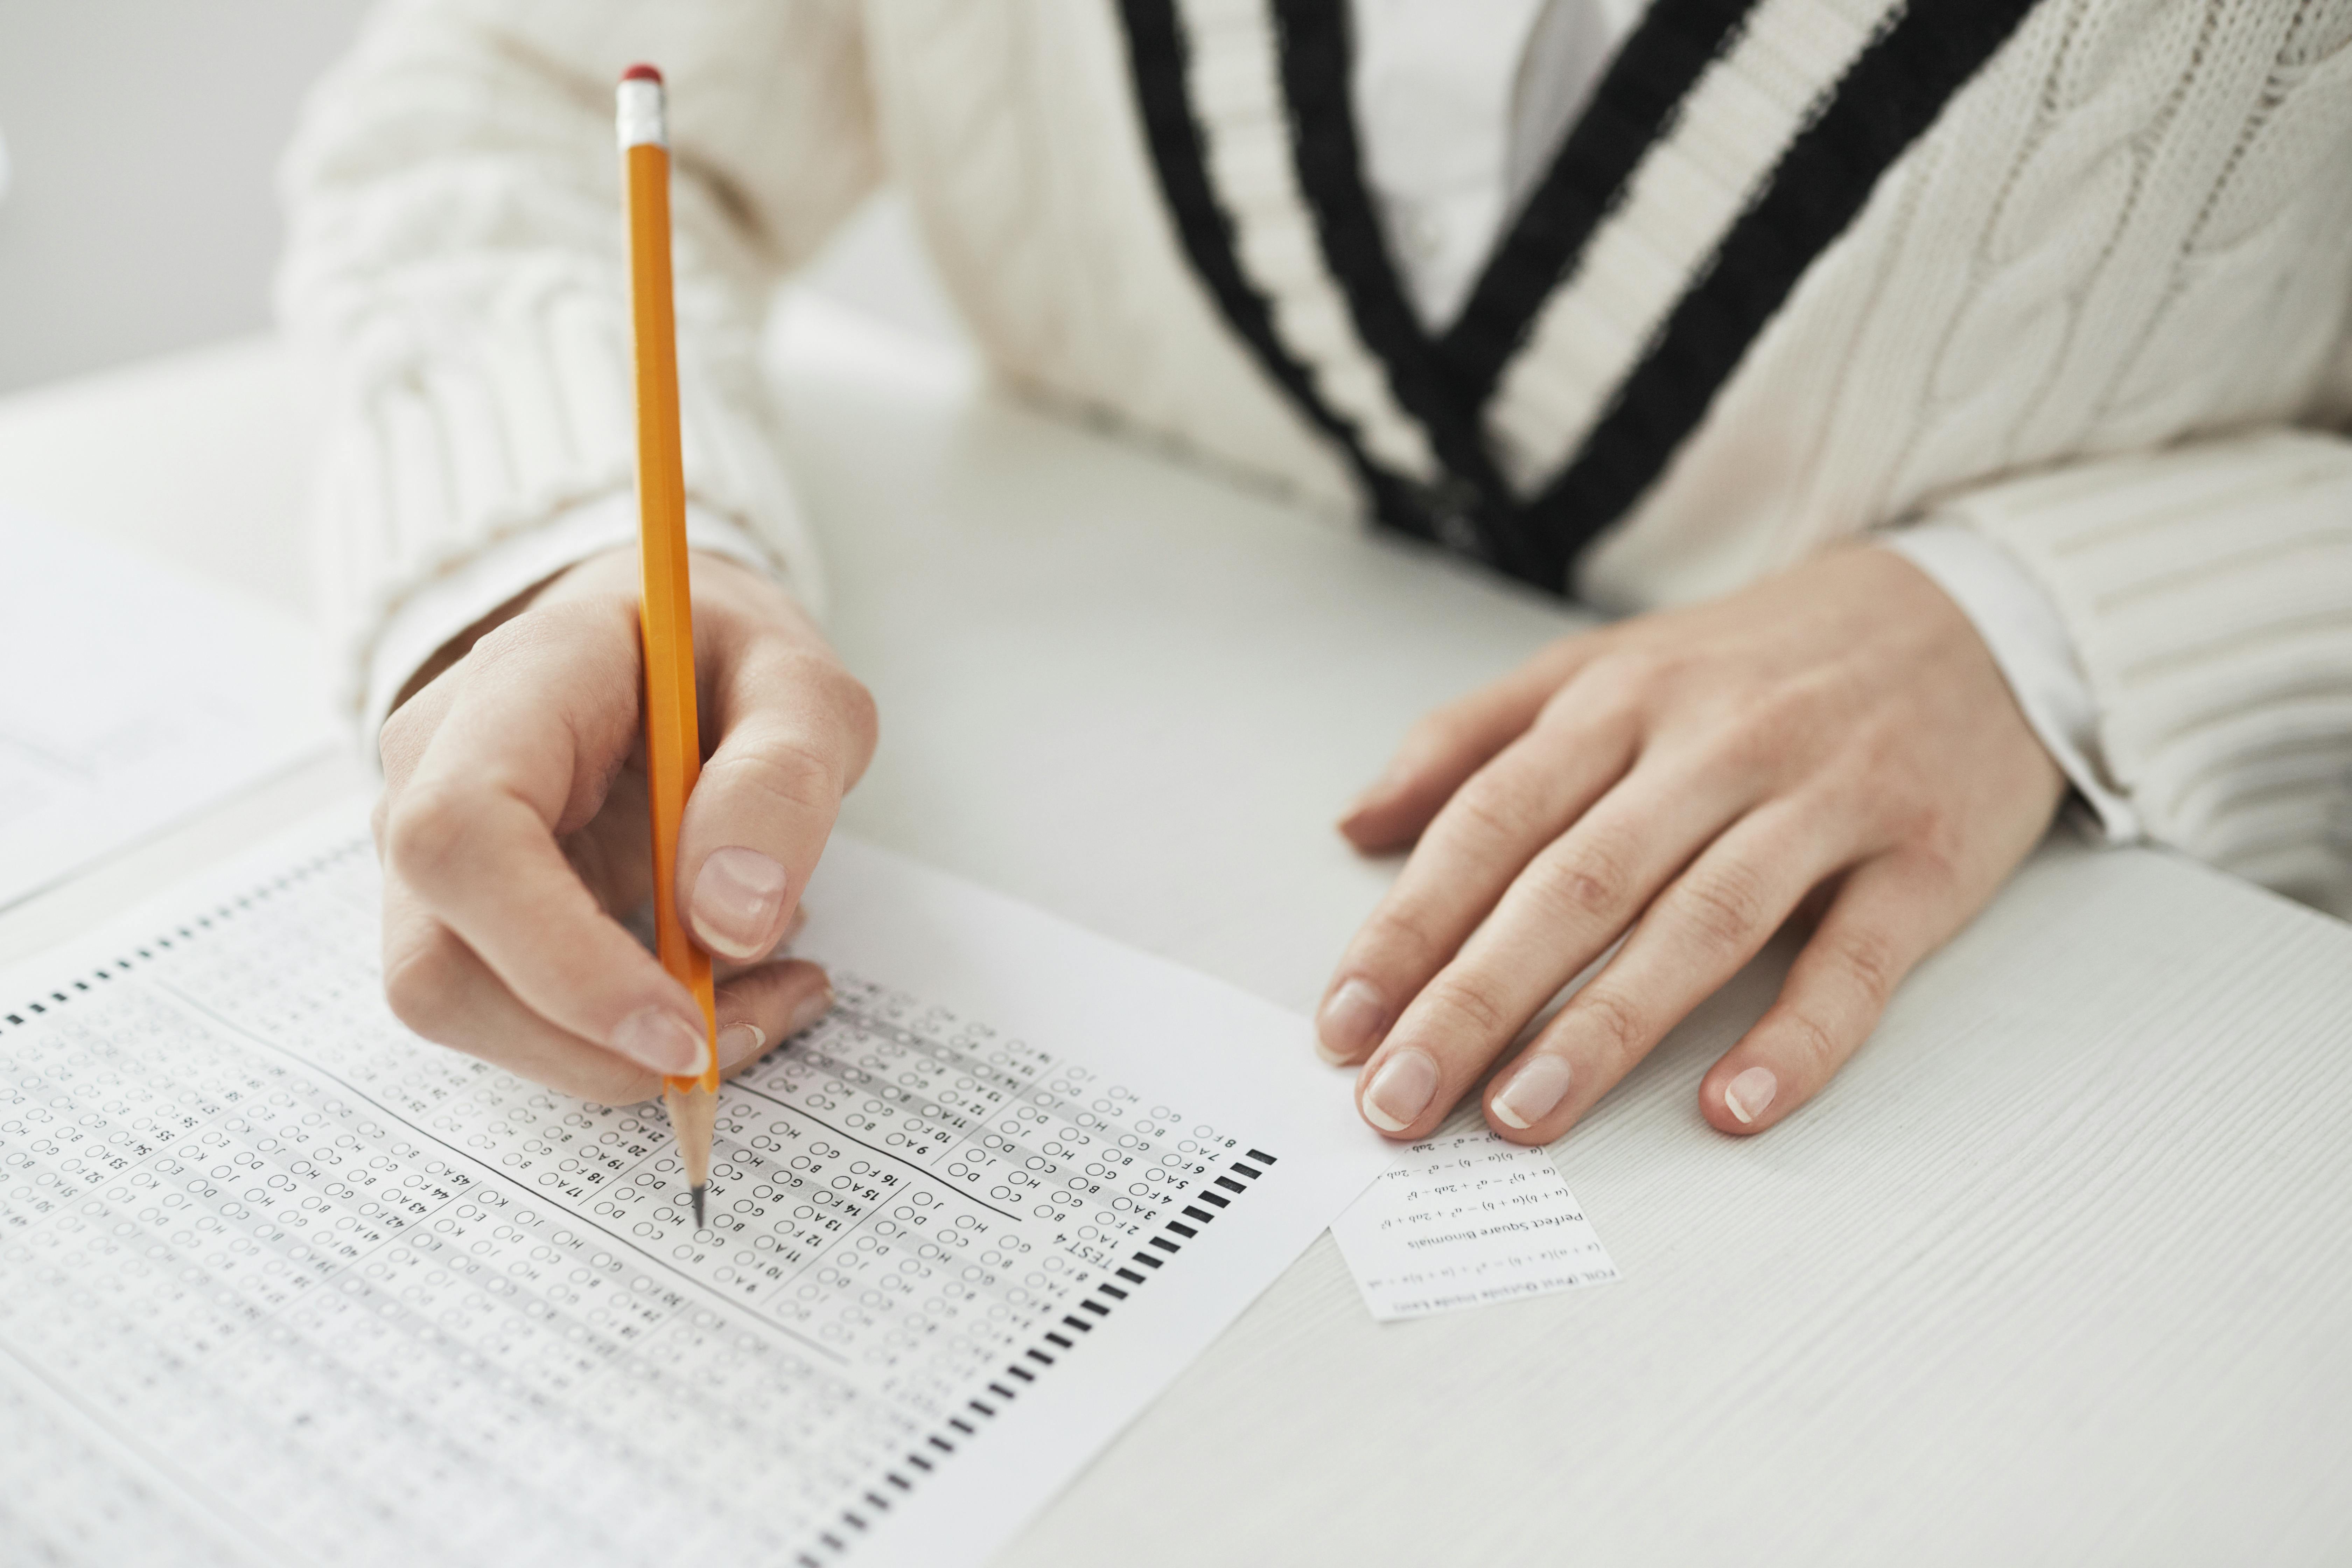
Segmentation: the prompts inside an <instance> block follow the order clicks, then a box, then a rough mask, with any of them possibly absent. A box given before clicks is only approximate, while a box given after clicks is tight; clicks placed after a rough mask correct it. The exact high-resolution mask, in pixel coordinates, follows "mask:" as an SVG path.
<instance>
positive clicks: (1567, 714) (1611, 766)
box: [1317, 548, 2063, 1143]
mask: <svg viewBox="0 0 2352 1568" xmlns="http://www.w3.org/2000/svg"><path fill="white" fill-rule="evenodd" d="M2062 792H2063V775H2062V774H2061V773H2060V772H2059V770H2058V767H2057V765H2056V764H2055V763H2053V762H2052V761H2051V759H2050V756H2049V754H2048V752H2046V751H2044V750H2043V748H2042V744H2041V743H2040V742H2038V741H2037V740H2036V739H2035V738H2034V735H2033V732H2032V730H2031V729H2030V728H2028V726H2027V724H2026V721H2025V717H2024V715H2023V714H2022V713H2021V711H2020V710H2019V709H2018V707H2017V704H2016V702H2015V700H2013V699H2012V698H2011V695H2010V691H2009V689H2008V687H2007V685H2006V684H2005V683H2004V682H2003V680H2002V679H2001V676H2000V670H1999V669H1998V668H1997V667H1996V666H1995V665H1994V664H1993V662H1992V658H1991V656H1990V654H1989V653H1988V652H1987V651H1986V649H1985V647H1984V644H1983V642H1982V640H1981V639H1980V638H1979V637H1978V636H1977V633H1976V630H1975V628H1974V627H1973V626H1970V625H1969V621H1968V618H1967V617H1966V616H1963V615H1962V614H1961V613H1960V611H1959V609H1958V606H1957V605H1954V604H1953V603H1952V602H1951V600H1950V599H1948V597H1946V596H1945V595H1944V594H1943V592H1942V591H1941V590H1940V589H1938V588H1937V586H1936V585H1935V584H1933V583H1932V582H1931V581H1929V580H1928V578H1927V576H1926V575H1925V574H1922V573H1921V572H1919V571H1918V569H1917V568H1916V567H1914V566H1912V565H1911V564H1910V563H1908V562H1907V561H1906V560H1904V559H1903V558H1902V557H1900V556H1898V555H1895V554H1894V553H1893V552H1888V551H1884V550H1876V549H1869V548H1849V549H1843V550H1839V551H1835V552H1832V553H1830V554H1828V555H1825V556H1822V557H1821V558H1820V559H1818V560H1816V561H1814V562H1812V563H1810V564H1807V565H1805V566H1802V567H1800V568H1798V569H1796V570H1793V571H1790V572H1788V573H1785V574H1781V575H1780V576H1777V577H1773V578H1770V579H1768V580H1766V581H1765V582H1762V583H1759V584H1756V585H1754V586H1752V587H1750V588H1748V589H1746V590H1744V591H1742V592H1740V593H1738V594H1734V595H1730V596H1729V597H1727V598H1724V599H1720V600H1717V601H1715V602H1713V603H1711V604H1706V605H1697V606H1695V607H1693V608H1689V609H1682V610H1675V611H1670V612H1665V613H1662V614H1657V615H1652V616H1641V617H1639V618H1636V619H1633V620H1630V621H1627V622H1624V623H1622V624H1620V625H1618V626H1611V627H1608V628H1606V629H1604V630H1601V631H1598V632H1594V633H1591V634H1589V635H1587V636H1582V637H1570V638H1567V639H1565V640H1563V641H1561V642H1558V643H1555V644H1553V645H1552V646H1551V647H1548V648H1546V649H1545V650H1544V651H1543V652H1542V653H1540V654H1538V656H1537V657H1536V658H1533V659H1532V660H1530V661H1529V662H1528V664H1526V665H1525V666H1523V667H1522V668H1519V669H1518V670H1517V671H1516V672H1515V673H1513V674H1512V675H1510V676H1509V677H1507V678H1506V679H1503V680H1501V681H1498V682H1496V684H1495V685H1493V686H1490V687H1488V688H1486V689H1484V690H1482V691H1479V692H1477V693H1475V694H1474V695H1472V696H1470V697H1468V698H1465V699H1464V700H1461V701H1459V702H1457V703H1454V705H1453V706H1451V707H1448V708H1445V709H1443V710H1439V711H1438V712H1436V713H1434V714H1433V715H1431V716H1430V717H1429V718H1428V719H1426V720H1424V721H1423V722H1422V723H1421V724H1420V725H1419V726H1418V727H1417V728H1416V729H1415V730H1414V731H1412V735H1411V736H1410V737H1409V738H1408V739H1407V741H1406V742H1405V744H1404V746H1403V748H1402V752H1400V754H1399V755H1398V757H1397V759H1396V761H1395V762H1394V763H1391V767H1390V770H1389V772H1388V773H1387V774H1386V775H1385V776H1384V777H1383V778H1382V779H1381V782H1380V783H1378V784H1375V785H1373V787H1372V789H1371V790H1370V793H1369V794H1367V795H1365V796H1364V797H1363V799H1362V800H1361V801H1360V802H1359V803H1358V805H1356V807H1355V808H1354V810H1353V811H1352V813H1351V814H1350V815H1349V816H1348V817H1347V819H1346V820H1345V821H1344V822H1342V823H1341V824H1340V830H1341V831H1342V832H1343V833H1345V834H1346V835H1347V837H1349V839H1350V840H1351V841H1352V842H1353V843H1354V844H1355V845H1356V846H1357V847H1359V848H1360V849H1365V850H1380V849H1387V848H1391V847H1401V846H1402V845H1404V844H1406V843H1409V842H1411V841H1412V840H1413V839H1414V838H1415V837H1416V836H1418V837H1419V843H1418V845H1417V846H1416V847H1414V849H1413V852H1412V858H1410V859H1409V860H1408V861H1407V862H1406V863H1405V867H1404V869H1403V871H1402V874H1401V875H1400V876H1399V878H1398V879H1397V881H1396V884H1395V886H1394V887H1393V889H1391V891H1390V892H1389V894H1388V896H1387V897H1386V898H1385V899H1383V900H1381V905H1380V907H1379V909H1378V910H1376V911H1375V912H1374V913H1373V915H1372V917H1371V918H1370V920H1369V921H1366V922H1365V924H1364V926H1363V928H1362V930H1360V931H1358V932H1357V933H1356V936H1355V938H1354V939H1353V940H1352V941H1351V942H1349V946H1348V950H1347V952H1346V955H1345V956H1344V957H1343V958H1342V959H1341V960H1340V963H1339V969H1338V972H1337V973H1335V974H1334V976H1333V978H1332V981H1331V985H1330V988H1329V990H1328V992H1327V993H1326V994H1325V998H1324V1002H1323V1005H1322V1008H1321V1010H1320V1012H1319V1013H1318V1018H1317V1029H1318V1047H1319V1048H1320V1049H1321V1050H1322V1051H1323V1054H1324V1055H1325V1056H1326V1057H1327V1058H1329V1059H1331V1060H1333V1061H1335V1062H1342V1063H1352V1062H1363V1063H1364V1071H1363V1072H1362V1074H1361V1075H1360V1078H1359V1079H1358V1084H1357V1104H1358V1108H1359V1109H1360V1110H1361V1112H1362V1114H1363V1116H1364V1119H1365V1120H1366V1121H1369V1122H1370V1123H1371V1124H1372V1125H1373V1126H1374V1127H1376V1128H1378V1129H1380V1130H1381V1131H1383V1132H1385V1133H1388V1134H1390V1135H1391V1136H1392V1137H1396V1138H1400V1139H1412V1138H1420V1137H1424V1136H1426V1135H1427V1134H1428V1133H1429V1131H1431V1130H1432V1129H1433V1128H1434V1127H1435V1126H1436V1125H1437V1123H1438V1121H1439V1120H1440V1119H1441V1118H1443V1117H1444V1114H1445V1113H1446V1111H1447V1110H1449V1109H1451V1108H1452V1106H1453V1105H1454V1102H1455V1101H1456V1100H1459V1099H1460V1098H1461V1096H1462V1095H1463V1094H1464V1093H1465V1091H1466V1090H1468V1089H1471V1088H1472V1086H1474V1085H1475V1084H1476V1083H1477V1082H1478V1081H1479V1079H1480V1078H1481V1076H1482V1075H1483V1074H1485V1073H1486V1070H1487V1068H1489V1066H1491V1065H1492V1064H1493V1063H1494V1062H1495V1061H1496V1059H1497V1058H1499V1057H1501V1056H1502V1055H1503V1054H1504V1053H1505V1052H1506V1051H1507V1050H1508V1049H1509V1047H1511V1045H1512V1044H1513V1042H1514V1040H1515V1039H1516V1038H1517V1037H1518V1036H1519V1034H1520V1032H1521V1031H1522V1030H1523V1029H1524V1028H1525V1026H1527V1024H1528V1022H1529V1020H1530V1019H1532V1018H1533V1017H1534V1016H1536V1014H1537V1013H1538V1011H1539V1010H1540V1009H1541V1008H1542V1007H1543V1006H1544V1005H1545V1004H1546V1003H1547V1002H1549V1000H1550V999H1551V998H1552V997H1553V996H1554V995H1555V994H1557V993H1558V992H1559V989H1560V988H1561V986H1562V985H1564V984H1566V983H1567V982H1568V981H1569V980H1570V979H1571V978H1573V977H1574V976H1575V975H1576V974H1577V973H1579V972H1580V971H1581V970H1583V969H1584V968H1585V967H1586V966H1587V965H1588V964H1590V963H1592V961H1593V960H1595V959H1597V958H1599V957H1600V956H1601V954H1602V953H1603V952H1605V951H1606V950H1607V949H1608V948H1609V946H1610V944H1611V943H1612V942H1615V941H1616V940H1617V939H1618V938H1619V937H1621V936H1625V937H1626V938H1627V940H1626V942H1625V944H1624V946H1623V947H1622V948H1621V949H1620V950H1619V951H1618V952H1616V954H1615V955H1614V956H1613V957H1612V958H1611V959H1610V960H1609V962H1608V963H1607V964H1606V966H1604V967H1603V968H1602V969H1601V971H1600V972H1599V973H1597V974H1596V975H1594V976H1593V977H1592V978H1591V981H1590V982H1589V983H1588V984H1586V985H1585V986H1584V987H1583V989H1581V990H1580V991H1579V992H1578V993H1577V994H1576V995H1575V996H1574V997H1573V998H1572V999H1570V1001H1569V1003H1568V1004H1567V1005H1565V1006H1564V1007H1563V1008H1562V1009H1561V1010H1560V1011H1559V1013H1558V1014H1557V1015H1556V1016H1554V1017H1553V1018H1552V1019H1550V1020H1549V1022H1548V1023H1547V1024H1546V1025H1545V1026H1543V1028H1542V1029H1541V1031H1540V1032H1539V1033H1538V1035H1537V1036H1536V1037H1535V1038H1534V1040H1533V1041H1532V1042H1531V1043H1529V1044H1528V1047H1526V1049H1524V1050H1523V1051H1521V1052H1520V1053H1519V1054H1518V1056H1517V1058H1516V1059H1515V1060H1514V1061H1512V1062H1511V1063H1510V1064H1508V1065H1507V1066H1506V1067H1505V1068H1503V1069H1502V1070H1501V1071H1499V1072H1497V1073H1496V1074H1495V1076H1494V1078H1493V1079H1492V1081H1491V1082H1490V1083H1489V1084H1488V1085H1487V1088H1486V1119H1487V1121H1488V1122H1489V1123H1490V1124H1491V1125H1492V1126H1493V1127H1494V1128H1495V1130H1496V1131H1497V1132H1499V1133H1501V1134H1502V1135H1503V1136H1504V1137H1505V1138H1507V1139H1509V1140H1511V1141H1512V1142H1519V1143H1541V1142H1548V1141H1549V1140H1551V1139H1554V1138H1557V1137H1559V1135H1560V1134H1561V1133H1563V1132H1565V1131H1567V1130H1568V1129H1569V1128H1570V1126H1572V1125H1573V1124H1574V1123H1575V1121H1576V1120H1577V1119H1578V1118H1579V1117H1580V1116H1582V1115H1583V1114H1584V1113H1585V1111H1587V1110H1590V1109H1591V1107H1592V1105H1593V1102H1594V1101H1596V1100H1599V1099H1600V1098H1601V1096H1602V1095H1604V1094H1606V1093H1607V1092H1608V1091H1609V1089H1611V1087H1612V1086H1613V1085H1614V1084H1615V1083H1616V1082H1617V1080H1618V1079H1621V1078H1622V1077H1624V1075H1625V1074H1626V1072H1627V1071H1628V1070H1629V1069H1631V1068H1633V1065H1634V1064H1635V1063H1636V1062H1638V1061H1640V1060H1641V1059H1642V1058H1643V1056H1644V1055H1646V1054H1647V1053H1648V1052H1649V1050H1650V1048H1651V1047H1654V1046H1655V1045H1656V1044H1657V1043H1658V1041H1659V1039H1660V1037H1663V1036H1664V1034H1665V1033H1666V1031H1667V1030H1668V1029H1670V1028H1672V1027H1673V1026H1675V1024H1676V1023H1677V1022H1678V1021H1680V1020H1681V1019H1682V1017H1683V1016H1685V1014H1687V1013H1688V1012H1689V1011H1690V1010H1691V1009H1692V1008H1693V1007H1694V1006H1696V1005H1697V1004H1698V1003H1699V1002H1700V1001H1702V1000H1704V999H1705V998H1706V996H1707V995H1708V994H1711V993H1712V992H1714V991H1715V990H1716V989H1717V987H1718V986H1720V985H1722V984H1723V983H1724V982H1725V981H1727V980H1728V979H1729V978H1730V977H1731V976H1732V974H1733V973H1736V972H1737V971H1738V969H1739V968H1740V966H1741V965H1743V964H1745V963H1747V962H1748V959H1750V958H1751V957H1753V956H1754V955H1755V953H1756V952H1757V951H1758V949H1759V948H1760V947H1762V946H1763V945H1764V942H1766V940H1767V939H1768V938H1769V937H1770V936H1771V935H1772V933H1773V931H1775V930H1776V929H1778V928H1779V927H1780V924H1781V923H1782V922H1783V921H1787V920H1788V919H1789V918H1790V916H1791V915H1792V914H1794V913H1796V912H1797V911H1798V910H1799V909H1800V907H1801V906H1809V905H1810V906H1811V907H1817V908H1818V909H1819V910H1820V911H1821V912H1820V918H1819V921H1818V924H1817V925H1816V926H1815V928H1814V930H1813V931H1812V933H1811V937H1810V939H1809V940H1808V941H1807V942H1806V944H1805V946H1804V949H1803V951H1802V952H1801V954H1800V955H1799V957H1798V959H1797V961H1796V963H1795V966H1794V968H1793V969H1791V971H1790V973H1789V976H1788V980H1787V982H1786V984H1784V985H1783V986H1782V987H1781V990H1780V997H1779V1000H1778V1001H1777V1002H1776V1004H1775V1005H1773V1006H1772V1008H1771V1009H1770V1010H1769V1012H1767V1013H1766V1014H1765V1015H1764V1016H1763V1018H1762V1019H1761V1020H1759V1022H1758V1023H1757V1024H1756V1026H1754V1027H1753V1028H1751V1029H1749V1030H1748V1033H1747V1034H1746V1036H1744V1037H1742V1038H1741V1039H1740V1040H1739V1042H1738V1044H1737V1045H1735V1046H1733V1047H1731V1049H1730V1050H1729V1051H1727V1052H1726V1053H1725V1054H1724V1056H1723V1057H1722V1058H1721V1059H1720V1060H1718V1061H1717V1063H1716V1064H1715V1065H1714V1067H1713V1068H1710V1069H1709V1070H1708V1071H1707V1073H1706V1077H1705V1078H1704V1079H1702V1080H1701V1081H1700V1083H1699V1089H1698V1099H1699V1110H1700V1113H1701V1114H1702V1115H1704V1116H1705V1117H1706V1120H1707V1121H1709V1122H1711V1123H1712V1124H1714V1125H1715V1126H1716V1127H1717V1129H1719V1130H1721V1131H1725V1132H1760V1131H1763V1130H1764V1129H1766V1128H1768V1127H1770V1126H1772V1125H1774V1124H1775V1123H1776V1122H1778V1121H1780V1120H1781V1119H1782V1118H1783V1117H1786V1116H1787V1115H1789V1114H1790V1112H1791V1111H1793V1110H1796V1109H1797V1107H1799V1106H1801V1105H1802V1104H1804V1103H1805V1101H1806V1100H1809V1099H1811V1097H1812V1096H1813V1094H1815V1093H1816V1092H1817V1091H1819V1090H1820V1089H1821V1088H1822V1085H1823V1084H1824V1083H1826V1082H1827V1081H1828V1080H1829V1079H1830V1076H1831V1075H1832V1074H1833V1073H1834V1072H1836V1071H1837V1069H1838V1068H1840V1067H1841V1066H1842V1065H1843V1064H1844V1062H1845V1060H1846V1058H1848V1057H1850V1056H1852V1055H1853V1052H1854V1050H1855V1048H1856V1047H1859V1046H1860V1045H1861V1044H1862V1042H1863V1040H1864V1038H1865V1037H1867V1036H1868V1035H1869V1033H1870V1031H1871V1029H1872V1027H1873V1026H1874V1025H1875V1024H1876V1023H1877V1021H1878V1017H1879V1015H1880V1013H1881V1012H1882V1011H1883V1010H1884V1009H1885V1005H1886V1003H1887V999H1888V997H1889V995H1890V994H1892V993H1893V991H1894V989H1895V984H1896V983H1897V982H1899V981H1900V980H1901V979H1902V978H1903V976H1904V975H1905V974H1906V973H1908V972H1909V971H1910V969H1911V967H1912V966H1913V965H1914V964H1916V963H1918V961H1919V960H1920V959H1921V958H1922V957H1924V956H1925V955H1926V954H1927V952H1930V951H1931V950H1933V949H1934V948H1935V947H1936V946H1937V944H1939V943H1940V942H1943V941H1944V940H1945V939H1946V938H1947V937H1948V936H1949V935H1950V934H1951V933H1952V932H1953V931H1957V930H1958V928H1959V927H1960V926H1961V925H1962V924H1964V923H1965V922H1966V921H1968V920H1969V917H1970V916H1972V915H1973V914H1975V913H1976V911H1977V910H1979V908H1981V907H1982V906H1983V905H1984V903H1985V901H1986V900H1988V899H1990V897H1991V896H1992V893H1993V890H1994V889H1996V888H1998V887H1999V886H2000V883H2001V881H2002V879H2005V878H2006V877H2007V876H2008V875H2009V873H2010V872H2011V870H2012V869H2013V868H2015V867H2016V866H2017V864H2018V862H2019V861H2020V860H2021V859H2023V858H2024V857H2025V855H2026V854H2027V852H2028V851H2030V850H2031V849H2032V847H2033V845H2034V843H2035V842H2036V841H2037V840H2038V839H2039V838H2040V837H2041V835H2042V831H2043V830H2044V828H2045V827H2047V826H2048V824H2049V821H2050V818H2051V815H2052V813H2053V810H2054V809H2055V808H2056V805H2057V802H2058V800H2059V797H2060V795H2061V794H2062ZM1629 931H1630V933H1631V934H1630V935H1628V932H1629ZM1368 1058H1369V1059H1368Z"/></svg>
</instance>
